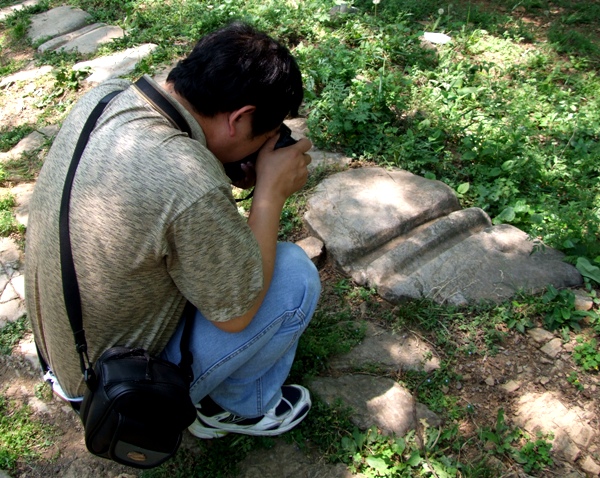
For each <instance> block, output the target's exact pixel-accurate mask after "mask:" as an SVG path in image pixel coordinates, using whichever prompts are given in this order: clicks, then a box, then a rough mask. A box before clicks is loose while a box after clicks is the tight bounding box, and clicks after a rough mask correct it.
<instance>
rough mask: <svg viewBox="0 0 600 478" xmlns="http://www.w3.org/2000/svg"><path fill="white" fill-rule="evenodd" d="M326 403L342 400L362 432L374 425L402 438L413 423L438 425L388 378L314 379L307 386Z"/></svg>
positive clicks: (429, 412)
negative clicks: (420, 421) (421, 422)
mask: <svg viewBox="0 0 600 478" xmlns="http://www.w3.org/2000/svg"><path fill="white" fill-rule="evenodd" d="M310 387H311V390H312V391H314V392H315V393H316V394H317V395H318V396H319V397H320V398H321V399H322V400H323V401H325V402H326V403H327V404H329V405H331V404H333V403H334V402H335V401H336V399H341V400H342V401H343V402H344V404H345V405H347V406H350V407H351V408H352V409H353V414H352V416H351V418H350V420H351V421H352V422H353V423H354V424H355V425H356V426H357V427H358V428H361V429H363V430H366V429H367V428H369V427H371V426H372V425H376V426H377V427H378V428H379V429H380V430H382V431H383V432H384V433H388V434H391V433H395V434H396V435H398V436H402V435H405V434H406V432H408V431H409V430H412V429H415V427H416V422H415V419H416V420H422V419H425V420H426V421H427V423H428V424H429V425H430V426H439V425H440V423H441V421H440V419H439V418H438V417H437V416H436V415H435V414H434V413H433V412H431V411H430V410H428V409H427V407H425V406H424V405H423V404H419V403H416V402H415V400H414V399H413V397H412V395H411V394H410V392H409V391H408V390H406V389H405V388H404V387H402V386H401V385H399V384H398V383H396V382H395V381H394V380H392V379H390V378H382V377H374V376H370V375H343V376H341V377H338V378H332V377H322V378H316V379H315V380H313V381H312V382H311V384H310Z"/></svg>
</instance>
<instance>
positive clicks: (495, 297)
mask: <svg viewBox="0 0 600 478" xmlns="http://www.w3.org/2000/svg"><path fill="white" fill-rule="evenodd" d="M563 257H564V256H563V254H562V253H560V252H558V251H556V250H554V249H551V248H549V247H547V248H545V249H544V250H540V251H537V252H533V244H532V242H531V241H529V240H528V237H527V234H525V233H524V232H523V231H520V230H519V229H517V228H515V227H513V226H510V225H508V224H503V225H500V226H494V227H490V228H487V229H485V230H483V231H481V232H480V233H477V234H475V235H473V236H470V237H468V238H466V239H465V240H463V241H461V242H459V243H458V244H456V245H455V246H453V247H452V248H450V249H448V250H445V251H443V252H441V253H440V254H439V255H437V257H435V259H432V260H431V261H429V262H428V263H426V264H424V265H423V266H422V267H420V268H419V269H417V270H415V271H412V272H411V274H410V275H408V276H407V275H403V274H395V275H391V276H389V277H386V278H385V279H384V280H383V281H381V283H379V284H378V290H379V292H380V294H381V295H382V297H384V298H385V299H386V300H389V301H391V302H398V301H401V300H403V299H405V298H417V297H428V298H431V299H433V300H435V301H437V302H440V303H442V302H448V303H452V304H456V305H465V304H467V303H469V302H479V301H484V300H492V301H502V300H505V299H508V298H510V297H512V296H514V295H515V294H516V293H517V292H519V291H524V292H528V293H535V292H540V291H541V290H543V289H544V288H545V287H546V286H547V285H548V284H552V285H554V286H555V287H557V288H563V287H571V286H577V285H580V284H581V282H582V279H581V275H580V274H579V272H578V271H577V269H576V268H575V267H573V266H572V265H570V264H567V263H566V262H563Z"/></svg>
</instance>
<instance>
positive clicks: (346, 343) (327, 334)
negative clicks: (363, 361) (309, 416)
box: [290, 307, 365, 382]
mask: <svg viewBox="0 0 600 478" xmlns="http://www.w3.org/2000/svg"><path fill="white" fill-rule="evenodd" d="M364 334H365V326H364V324H363V323H360V322H358V321H357V319H356V318H355V317H354V316H353V314H352V311H351V310H350V309H349V308H348V307H341V308H339V309H337V310H336V309H324V308H321V307H320V308H318V309H317V311H316V312H315V314H314V316H313V318H312V319H311V323H310V326H309V327H308V328H307V329H306V331H305V332H304V333H303V334H302V337H301V338H300V342H299V344H298V351H297V353H296V359H295V361H294V364H293V365H292V371H291V376H290V380H296V381H300V382H302V381H303V380H304V379H306V378H307V377H310V376H314V375H317V374H318V373H319V372H321V371H323V370H324V369H325V367H326V366H327V362H328V359H329V358H330V357H332V356H335V355H341V354H343V353H347V352H349V351H350V349H351V348H352V347H353V346H354V345H356V344H357V343H358V342H359V341H360V340H361V339H362V338H363V337H364Z"/></svg>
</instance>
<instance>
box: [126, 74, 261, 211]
mask: <svg viewBox="0 0 600 478" xmlns="http://www.w3.org/2000/svg"><path fill="white" fill-rule="evenodd" d="M134 86H135V87H136V88H137V90H138V91H139V92H140V93H141V94H142V96H143V97H144V98H145V99H146V101H147V102H148V103H150V104H151V105H152V106H153V107H154V109H155V110H156V111H158V112H159V113H160V114H162V115H163V116H164V117H165V118H167V119H168V120H169V121H170V122H171V123H172V124H173V126H176V127H177V128H178V129H179V130H180V131H183V132H184V133H187V135H188V136H189V137H190V138H191V137H192V129H191V128H190V125H189V123H188V122H187V121H186V120H185V118H184V117H183V116H182V115H181V113H180V112H179V111H177V108H175V107H174V106H173V105H172V104H171V102H170V101H169V100H168V99H167V98H165V96H164V95H163V94H162V93H161V92H160V91H159V90H157V89H156V88H155V87H154V86H153V85H152V83H150V82H149V81H148V80H147V79H146V78H144V77H143V76H142V77H141V78H140V79H139V80H137V81H136V82H135V83H134ZM225 169H227V168H225ZM253 195H254V189H252V191H250V192H249V193H248V195H247V196H246V197H243V198H239V199H236V200H235V202H240V201H245V200H246V199H250V198H251V197H252V196H253Z"/></svg>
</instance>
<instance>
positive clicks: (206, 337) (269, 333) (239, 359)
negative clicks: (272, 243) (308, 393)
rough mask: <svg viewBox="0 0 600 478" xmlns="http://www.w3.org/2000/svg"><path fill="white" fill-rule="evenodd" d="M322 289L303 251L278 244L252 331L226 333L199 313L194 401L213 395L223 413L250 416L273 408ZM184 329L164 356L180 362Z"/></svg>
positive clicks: (194, 332) (195, 333)
mask: <svg viewBox="0 0 600 478" xmlns="http://www.w3.org/2000/svg"><path fill="white" fill-rule="evenodd" d="M320 291H321V282H320V279H319V274H318V272H317V269H316V267H315V266H314V264H313V263H312V262H311V261H310V259H309V258H308V257H307V255H306V254H305V252H304V251H303V250H302V249H301V248H300V247H298V246H296V245H295V244H291V243H279V244H278V245H277V256H276V260H275V270H274V273H273V278H272V280H271V285H270V287H269V290H268V292H267V295H266V296H265V299H264V301H263V303H262V305H261V307H260V308H259V310H258V312H257V314H256V315H255V317H254V318H253V319H252V321H251V322H250V324H249V325H248V327H246V328H245V329H244V330H243V331H241V332H238V333H229V332H223V331H222V330H220V329H218V328H217V327H215V326H214V325H213V324H212V323H211V322H210V321H209V320H207V319H206V318H204V316H203V315H202V314H201V313H200V312H199V311H196V316H195V320H194V328H193V330H192V334H191V338H190V339H191V340H190V349H191V351H192V353H193V355H194V362H193V364H192V370H193V372H194V379H193V381H192V384H191V386H190V396H191V398H192V401H193V402H194V403H198V402H199V401H200V400H201V399H202V398H203V397H205V396H206V395H210V397H211V398H212V399H213V400H214V401H215V402H216V403H218V404H219V405H220V406H221V407H223V408H224V409H226V410H228V411H229V412H231V413H234V414H235V415H239V416H242V417H246V418H254V417H258V416H260V415H264V414H265V413H266V412H267V411H268V410H269V409H270V408H272V407H273V406H275V405H276V404H277V403H278V402H279V399H280V398H281V386H282V385H283V383H284V382H285V380H286V378H287V376H288V374H289V372H290V369H291V367H292V362H293V361H294V356H295V354H296V348H297V346H298V340H299V339H300V335H302V332H303V331H304V329H305V328H306V327H307V325H308V323H309V321H310V319H311V317H312V315H313V313H314V311H315V308H316V306H317V301H318V299H319V294H320ZM182 330H183V321H182V323H180V324H179V326H178V328H177V330H176V332H175V334H174V335H173V337H171V340H170V341H169V343H168V344H167V346H166V347H165V350H164V351H163V353H162V358H164V359H166V360H169V361H171V362H173V363H179V361H180V358H181V354H180V351H179V343H180V340H181V333H182Z"/></svg>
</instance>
